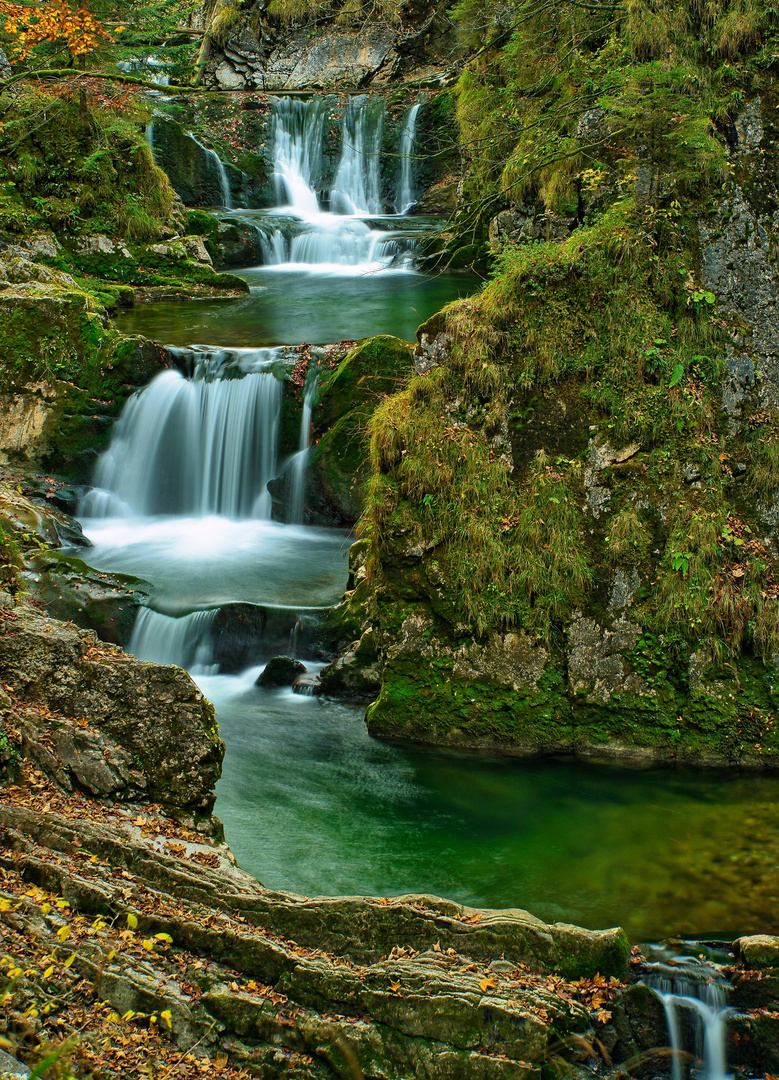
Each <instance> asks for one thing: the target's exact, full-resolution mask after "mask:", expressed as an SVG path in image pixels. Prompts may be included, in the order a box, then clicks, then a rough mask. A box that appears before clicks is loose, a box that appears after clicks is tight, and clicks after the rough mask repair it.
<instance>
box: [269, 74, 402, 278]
mask: <svg viewBox="0 0 779 1080" xmlns="http://www.w3.org/2000/svg"><path fill="white" fill-rule="evenodd" d="M384 107H385V106H384V101H383V100H382V99H381V98H373V99H372V98H369V97H368V96H367V95H362V96H360V97H357V98H353V99H352V100H350V101H349V102H348V103H347V105H346V108H345V111H344V116H343V120H342V123H341V150H340V158H339V163H338V167H337V169H336V174H335V178H334V180H333V184H332V187H331V189H330V190H329V192H328V191H327V190H326V188H325V182H324V178H323V170H324V142H325V136H326V119H327V110H326V106H325V102H324V101H323V100H322V99H321V98H312V99H310V100H308V101H301V100H299V99H297V98H284V97H280V98H274V99H273V109H274V116H273V178H274V185H275V190H276V198H277V200H278V206H276V207H275V208H274V209H273V210H272V211H271V213H272V214H273V215H274V216H276V217H282V218H284V217H286V218H287V219H288V221H287V222H285V223H284V224H283V225H279V226H277V227H276V228H273V229H271V230H270V231H268V232H266V233H265V234H264V236H263V241H262V246H263V259H264V263H265V265H266V266H272V267H274V268H276V269H278V270H296V271H299V270H308V271H315V272H317V273H331V274H344V273H346V274H366V273H376V272H378V271H380V270H388V269H394V270H403V271H408V270H410V269H411V268H412V265H413V243H412V242H411V241H409V240H408V239H407V238H402V237H399V236H398V235H397V234H395V233H392V232H388V231H386V230H383V229H377V228H375V227H374V226H373V225H371V224H370V223H369V222H367V221H364V220H362V218H364V217H365V216H366V215H373V216H377V215H381V214H382V213H383V211H384V206H383V203H382V198H381V173H380V152H381V140H382V131H383V123H384ZM320 195H321V198H320ZM327 200H329V204H330V211H329V212H328V211H326V210H324V209H323V206H324V205H325V204H326V201H327Z"/></svg>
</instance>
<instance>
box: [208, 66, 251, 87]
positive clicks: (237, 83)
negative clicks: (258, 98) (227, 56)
mask: <svg viewBox="0 0 779 1080" xmlns="http://www.w3.org/2000/svg"><path fill="white" fill-rule="evenodd" d="M214 75H215V77H216V81H217V82H218V83H219V86H220V87H221V89H222V90H241V89H243V87H244V86H246V79H245V78H244V76H243V75H241V74H240V72H238V71H236V70H235V68H234V67H233V66H232V64H229V63H228V62H227V61H226V60H224V61H223V62H222V63H221V64H220V65H219V66H218V67H217V69H216V71H215V72H214Z"/></svg>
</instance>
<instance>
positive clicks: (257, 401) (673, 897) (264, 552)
mask: <svg viewBox="0 0 779 1080" xmlns="http://www.w3.org/2000/svg"><path fill="white" fill-rule="evenodd" d="M374 107H375V106H373V105H371V104H370V103H366V102H365V101H362V100H361V99H358V100H356V101H355V102H353V103H352V105H351V106H350V108H349V109H347V110H346V114H345V117H344V126H343V133H344V138H343V148H342V153H341V160H340V163H339V164H338V167H337V169H336V170H335V171H334V178H335V179H334V182H333V188H332V190H331V191H330V192H324V193H323V192H322V190H321V188H320V186H319V183H318V180H317V177H319V176H320V174H321V168H320V165H321V162H320V158H321V153H322V137H323V136H322V131H323V126H322V123H321V115H320V112H319V111H318V110H319V109H320V106H319V105H318V104H317V102H316V100H315V99H314V100H312V101H309V102H302V101H299V100H295V101H292V100H289V99H279V100H278V101H277V103H276V106H275V108H276V116H275V123H276V128H275V133H274V160H275V182H276V190H277V201H278V206H277V207H275V208H273V209H272V210H268V211H246V212H244V214H245V215H246V216H247V217H248V218H249V219H250V220H254V221H256V222H257V226H258V228H259V229H260V230H261V232H262V235H263V237H264V240H265V263H264V265H263V266H260V267H255V268H250V269H248V270H246V271H242V274H243V276H245V277H246V279H247V281H249V283H250V285H251V288H252V291H251V294H250V295H249V296H248V297H246V298H245V299H242V300H237V301H230V302H213V303H206V304H203V303H200V302H198V303H197V304H189V305H187V304H186V303H179V304H168V305H149V306H146V307H139V308H138V309H136V310H135V311H134V312H132V313H131V314H129V315H128V316H127V317H125V318H123V319H122V320H121V322H120V326H121V327H122V328H123V329H125V330H128V331H132V330H137V331H140V332H143V333H146V334H147V335H148V336H151V337H155V338H157V339H159V340H160V341H163V342H166V343H171V344H173V345H175V346H178V347H179V359H180V360H181V364H180V366H181V368H182V370H186V371H187V372H188V374H187V375H186V376H185V375H183V374H180V373H179V372H178V371H168V372H165V373H163V374H161V375H159V376H158V377H157V378H156V379H155V380H154V381H153V382H152V383H151V384H150V385H149V386H148V387H147V388H146V389H145V390H143V391H141V392H140V393H139V394H137V395H136V396H135V397H134V398H133V399H131V401H130V402H129V403H128V404H127V406H126V408H125V411H124V413H123V415H122V418H121V419H120V421H119V423H118V424H117V426H116V429H115V433H114V438H113V441H112V443H111V446H110V448H109V449H108V451H107V452H106V453H105V454H104V456H103V457H102V458H101V460H100V462H99V465H98V469H97V473H96V476H95V488H94V490H93V491H92V492H91V493H90V494H89V495H88V496H87V498H86V499H85V501H84V504H83V506H82V518H83V524H84V529H85V532H86V534H87V535H88V537H89V538H90V540H91V541H92V543H93V544H94V547H93V548H92V549H91V551H90V552H89V561H90V562H92V563H93V564H94V565H95V566H97V567H99V568H102V569H110V570H117V571H123V572H127V573H132V574H136V575H138V576H140V577H143V578H146V579H147V580H149V581H150V582H152V584H153V586H154V595H153V598H152V601H151V608H150V609H149V610H147V611H142V612H141V614H140V616H139V618H138V621H137V624H136V628H135V633H134V635H133V640H132V643H131V650H132V651H133V652H135V653H137V654H138V655H140V656H142V657H145V658H148V659H154V660H158V661H161V662H164V663H178V664H182V665H184V666H186V667H187V668H188V669H189V670H190V671H191V672H192V673H193V676H194V678H195V679H196V680H197V682H198V683H199V685H200V686H201V687H202V689H203V690H204V692H205V693H206V695H207V696H208V697H209V698H210V699H211V700H212V701H213V702H214V704H215V706H216V708H217V713H218V717H219V722H220V726H221V731H222V735H223V737H224V739H225V742H226V744H227V753H226V757H225V763H224V772H223V776H222V779H221V781H220V783H219V786H218V792H217V794H218V800H217V813H218V814H219V815H220V816H221V818H222V819H223V820H224V823H225V827H226V832H227V838H228V841H229V843H230V844H231V846H232V848H233V850H234V851H235V853H236V856H237V857H238V859H239V861H240V863H241V864H242V865H243V866H244V867H245V868H246V869H247V870H250V871H251V872H253V873H255V874H256V875H257V876H258V877H259V878H260V880H261V881H263V882H264V883H265V884H266V885H267V886H269V887H273V888H282V889H290V890H294V891H297V892H300V893H304V894H308V895H313V894H331V895H332V894H339V893H341V894H344V893H346V894H355V893H367V894H374V895H388V894H389V895H391V894H398V893H403V892H409V891H415V892H419V891H426V892H433V893H438V894H441V895H444V896H449V897H452V898H453V899H457V900H461V901H465V902H468V903H471V904H477V905H489V906H498V907H501V906H512V907H513V906H520V907H527V908H529V909H530V910H532V911H533V912H534V913H535V914H537V915H539V916H541V917H543V918H547V919H552V920H554V919H562V920H565V921H570V922H575V923H580V924H583V925H586V926H591V927H603V926H612V925H616V924H621V925H623V926H625V927H626V928H627V930H628V932H629V933H630V934H631V936H632V937H633V938H634V939H638V940H641V939H643V940H647V939H652V938H654V939H657V938H660V937H664V936H666V935H669V934H686V935H689V936H693V935H699V936H700V935H706V936H709V937H716V936H718V935H721V936H723V937H728V936H730V937H732V936H734V935H736V934H743V933H748V932H756V931H764V930H769V929H772V928H773V927H774V919H775V897H776V895H777V894H779V869H778V868H777V864H776V863H777V861H776V859H775V858H774V857H773V850H774V846H775V829H776V817H777V815H776V793H777V787H776V782H775V781H774V780H772V779H770V778H765V777H760V776H749V777H743V776H741V777H740V776H732V775H728V776H725V775H713V774H704V773H694V774H686V773H681V772H675V771H671V770H668V771H663V770H648V771H640V772H629V771H624V770H619V769H616V768H609V767H605V766H589V767H587V768H583V767H581V766H577V765H575V764H572V763H567V762H530V763H527V762H525V763H523V762H520V761H516V760H512V759H495V758H489V757H480V756H476V755H468V756H466V755H458V754H455V753H447V752H443V751H440V750H424V749H420V748H406V747H400V746H394V745H388V744H385V743H381V742H377V741H375V740H372V739H370V738H369V737H368V735H367V733H366V729H365V725H364V723H363V717H362V710H360V709H357V708H354V707H351V706H349V705H345V704H342V703H338V702H334V701H328V700H323V699H320V698H316V697H312V696H305V695H301V694H294V693H293V692H292V690H291V689H265V688H261V687H258V686H257V685H256V680H257V676H258V675H259V673H260V672H261V670H262V667H263V664H264V663H265V662H266V661H267V660H268V658H269V657H270V656H271V655H274V654H275V653H278V652H280V651H281V652H290V651H297V655H298V657H299V658H300V659H302V660H303V662H304V663H305V664H306V666H307V667H308V668H309V670H310V671H313V672H315V671H316V670H317V669H318V665H317V663H316V662H314V660H313V658H312V655H311V653H310V649H309V645H308V644H307V643H308V642H309V641H310V640H311V628H312V627H313V626H314V625H315V623H316V619H317V613H318V612H320V611H321V610H322V609H323V608H326V607H328V606H330V605H332V604H334V603H336V602H337V601H338V599H339V597H340V595H341V593H342V591H343V588H344V585H345V581H346V559H347V551H348V546H349V543H350V540H351V537H350V536H349V535H348V534H347V533H344V532H339V531H336V530H328V529H323V528H315V527H312V526H309V525H304V524H300V523H299V522H300V520H301V519H302V511H301V508H300V490H301V485H300V475H301V469H302V468H304V466H305V449H304V447H305V444H306V431H307V421H306V420H305V419H304V420H303V423H302V424H301V432H302V443H301V449H299V450H298V452H297V454H296V455H295V458H294V460H293V461H283V460H279V456H278V425H279V415H280V407H281V401H282V383H281V382H280V381H279V378H280V374H281V372H282V370H283V368H284V357H283V350H282V349H281V348H280V346H281V345H282V344H284V345H288V344H294V343H300V342H303V341H306V342H309V343H314V344H316V343H327V342H332V341H337V340H340V339H343V338H359V337H361V336H365V335H368V334H372V333H382V332H389V333H395V334H398V335H399V336H402V337H406V338H411V337H413V333H414V330H415V328H416V326H417V324H418V323H419V322H420V321H422V320H423V319H424V318H425V317H427V316H429V315H430V314H432V312H433V311H435V310H436V309H437V308H439V307H440V306H441V305H442V304H443V303H444V302H445V301H446V300H449V299H452V298H454V297H455V296H457V295H458V294H460V293H463V292H467V291H469V290H470V289H472V288H473V283H472V282H470V281H468V280H467V279H464V278H457V277H452V278H446V277H442V278H441V277H439V278H427V277H424V276H423V275H420V274H418V273H416V272H415V270H414V266H413V235H412V234H413V229H412V228H411V225H412V222H411V220H410V219H407V218H403V217H400V216H399V215H397V214H396V215H387V214H383V215H382V214H379V213H377V209H378V210H381V209H382V206H381V205H378V207H377V199H380V189H379V188H378V187H377V171H376V170H377V167H378V165H377V161H378V158H377V154H378V150H377V146H378V142H377V140H376V138H375V125H376V123H378V120H377V118H376V117H373V120H372V121H371V122H370V123H369V122H367V121H366V117H367V119H368V120H370V116H369V115H368V114H367V113H362V110H369V109H370V108H374ZM361 113H362V115H361ZM415 121H416V113H414V115H413V116H412V115H411V114H410V113H409V115H408V117H407V122H406V123H405V124H404V126H403V134H402V139H404V140H405V144H404V146H405V149H404V148H403V146H401V160H400V167H399V169H398V179H397V181H396V183H397V187H396V192H395V197H394V198H395V206H397V207H398V208H399V209H401V210H403V209H406V208H407V207H408V206H410V205H411V204H413V201H414V197H415V195H414V191H413V170H412V169H411V167H410V165H409V167H408V168H405V169H404V167H403V160H402V155H403V153H406V154H407V155H409V156H410V154H411V150H410V149H409V146H410V145H411V143H412V142H413V130H414V123H415ZM371 124H373V127H371ZM325 205H327V206H329V209H324V208H323V207H324V206H325ZM336 210H337V211H338V212H337V213H336V212H335V211H336ZM196 342H207V343H208V347H204V346H196V345H195V344H194V343H196ZM307 389H309V390H311V393H312V394H313V389H312V388H311V387H308V388H307ZM308 404H309V405H310V404H311V398H309V402H308ZM304 429H305V430H304ZM285 470H287V472H288V476H290V477H291V478H292V482H291V484H288V485H287V488H288V490H290V491H291V493H292V499H293V502H294V506H293V508H292V513H291V515H290V514H288V515H287V520H293V521H296V522H298V523H297V524H285V525H282V524H279V523H278V522H277V521H274V520H273V519H272V516H271V500H270V497H269V495H268V490H267V484H268V481H269V480H270V479H272V478H273V477H275V476H277V475H279V474H280V473H282V472H284V471H285ZM82 554H83V553H82ZM241 628H243V629H241ZM250 630H251V634H250V633H249V631H250ZM242 635H243V636H242ZM247 635H249V637H247ZM249 638H250V639H251V640H249ZM225 641H227V642H228V643H229V647H226V646H225ZM668 992H669V993H671V992H672V991H668ZM673 992H674V993H676V991H673ZM677 996H678V995H677ZM681 996H684V995H681Z"/></svg>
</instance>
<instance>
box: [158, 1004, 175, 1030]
mask: <svg viewBox="0 0 779 1080" xmlns="http://www.w3.org/2000/svg"><path fill="white" fill-rule="evenodd" d="M160 1019H161V1020H164V1021H165V1023H166V1024H167V1025H168V1030H170V1029H171V1028H172V1027H173V1014H172V1013H171V1011H170V1009H163V1010H162V1012H161V1013H160Z"/></svg>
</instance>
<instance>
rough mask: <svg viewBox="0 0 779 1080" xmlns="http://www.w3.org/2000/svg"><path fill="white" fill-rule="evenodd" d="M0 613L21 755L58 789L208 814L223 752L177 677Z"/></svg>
mask: <svg viewBox="0 0 779 1080" xmlns="http://www.w3.org/2000/svg"><path fill="white" fill-rule="evenodd" d="M4 614H5V617H4V618H3V619H2V620H1V621H0V670H2V672H3V680H4V683H5V685H6V687H7V688H8V690H9V691H10V692H11V693H12V694H13V695H14V698H15V702H14V705H13V708H12V710H11V713H12V715H13V718H14V722H15V726H18V727H19V728H20V729H21V731H22V735H23V749H24V752H25V754H26V755H27V756H29V757H32V758H34V759H35V760H36V761H37V762H38V764H39V765H40V766H41V767H42V768H43V769H44V770H45V771H46V772H47V773H48V774H49V775H50V776H52V777H53V778H54V779H55V780H56V782H57V783H59V784H60V785H61V786H63V787H65V788H71V789H72V788H73V787H79V786H80V787H83V788H85V789H86V790H88V791H90V792H92V793H93V794H95V795H98V796H101V797H105V796H107V795H111V796H112V797H117V798H124V799H126V798H131V797H134V796H136V795H137V794H138V793H139V792H144V793H145V794H146V795H147V796H148V797H149V798H150V799H153V800H156V801H158V802H160V803H162V804H163V805H164V806H167V807H170V808H172V809H177V810H186V811H189V812H196V813H203V814H207V813H209V812H210V811H211V808H212V807H213V803H214V793H213V788H214V785H215V783H216V781H217V779H218V778H219V773H220V772H221V763H222V756H223V754H224V746H223V744H222V742H221V740H220V739H219V734H218V729H217V726H216V722H215V720H214V713H213V708H212V706H211V705H210V704H209V703H208V702H207V701H206V700H205V698H204V697H203V695H202V694H201V692H200V691H199V690H198V688H197V687H196V686H195V684H194V683H193V682H192V680H191V679H190V677H189V675H187V673H186V672H185V671H182V670H181V669H180V668H175V667H165V666H161V665H159V664H151V663H147V662H145V661H141V660H136V659H135V658H134V657H131V656H128V655H126V654H125V653H123V652H122V651H121V650H119V649H111V648H108V647H104V646H101V645H99V644H98V640H97V637H96V635H95V634H94V633H92V632H90V631H80V630H77V629H76V628H75V627H72V626H69V625H65V624H63V623H60V622H57V621H56V620H55V619H53V618H49V617H48V616H46V615H42V614H40V613H39V612H37V611H35V610H34V609H32V608H29V607H25V606H23V605H17V606H16V607H15V608H13V609H12V610H11V611H10V612H8V611H6V612H5V613H4Z"/></svg>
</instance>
